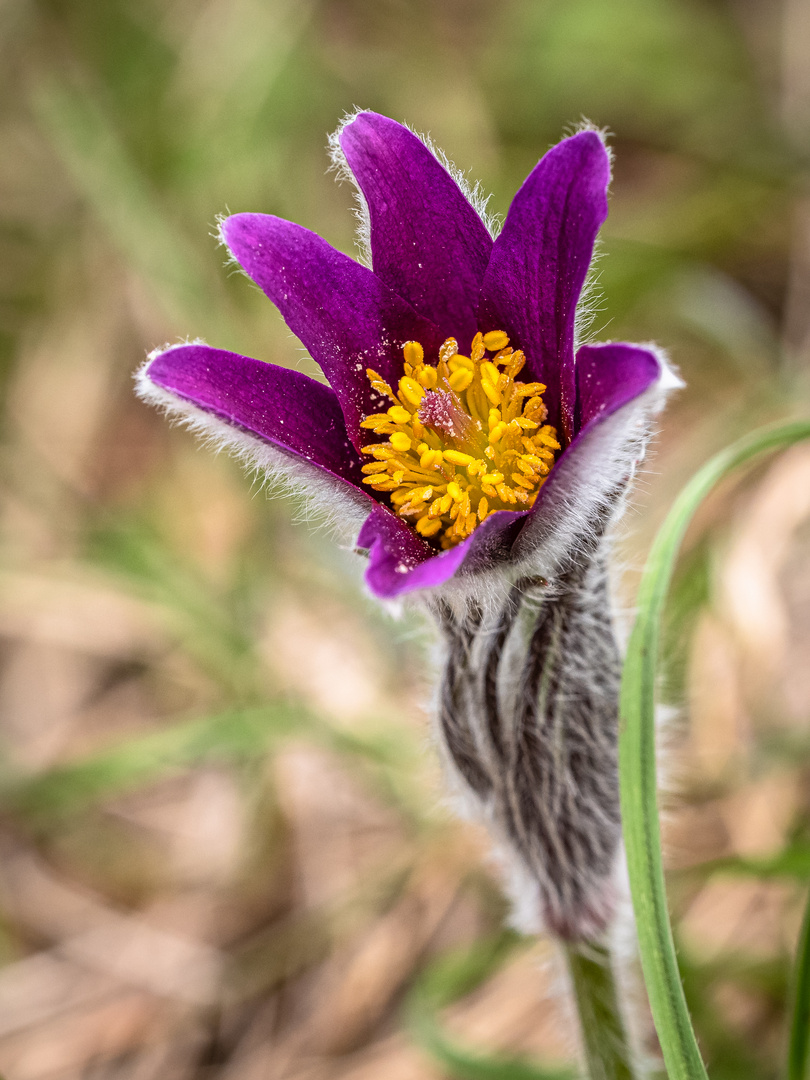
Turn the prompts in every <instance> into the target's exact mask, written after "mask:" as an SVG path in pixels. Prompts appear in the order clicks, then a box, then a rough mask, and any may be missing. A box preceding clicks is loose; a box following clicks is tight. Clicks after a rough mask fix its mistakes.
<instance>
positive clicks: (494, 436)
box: [489, 420, 506, 446]
mask: <svg viewBox="0 0 810 1080" xmlns="http://www.w3.org/2000/svg"><path fill="white" fill-rule="evenodd" d="M505 432H506V424H505V423H504V422H503V420H499V421H498V423H497V424H496V425H495V427H494V428H493V429H492V431H490V433H489V441H490V443H491V444H492V445H493V446H494V445H495V443H496V442H498V441H499V440H500V439H502V438H503V436H504V433H505Z"/></svg>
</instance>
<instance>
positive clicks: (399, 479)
mask: <svg viewBox="0 0 810 1080" xmlns="http://www.w3.org/2000/svg"><path fill="white" fill-rule="evenodd" d="M508 346H509V338H508V337H507V336H506V334H504V333H503V331H501V330H493V331H492V332H491V333H488V334H483V335H482V334H476V336H475V338H474V340H473V343H472V348H471V350H470V355H469V356H462V355H461V354H460V353H459V351H458V343H457V342H456V340H455V339H454V338H448V339H447V341H445V343H444V344H443V345H442V347H441V349H440V350H439V358H438V362H437V363H436V364H435V365H433V364H427V363H425V354H424V350H423V348H422V346H421V345H420V344H419V342H417V341H409V342H408V343H407V344H406V345H405V346H404V348H403V354H404V357H405V374H404V375H403V376H402V378H401V379H400V380H399V384H398V387H397V390H396V392H394V390H393V389H392V388H391V387H390V386H389V385H388V383H386V382H385V381H384V380H383V379H382V378H381V376H380V375H378V374H377V373H376V372H375V371H372V370H371V369H370V368H369V369H368V370H367V372H366V374H367V375H368V377H369V379H370V381H371V385H372V386H373V387H374V389H375V390H377V391H378V393H380V394H383V395H384V396H386V397H388V398H389V399H390V401H391V407H390V408H389V409H388V411H387V412H383V413H375V414H373V415H371V416H367V417H366V418H365V419H364V420H363V421H362V426H363V427H364V428H369V429H370V430H371V431H373V432H374V434H375V435H378V436H388V439H387V441H386V442H375V443H371V444H369V445H368V446H364V447H363V453H364V454H367V455H368V456H369V457H371V458H373V460H372V461H370V462H369V463H368V464H367V465H364V466H363V472H364V473H366V477H365V479H364V481H363V482H364V483H365V484H368V485H369V486H370V487H371V488H373V489H374V491H378V492H385V493H386V494H388V495H389V497H390V499H391V505H392V506H393V508H394V510H395V511H396V512H397V514H399V516H400V517H402V518H405V519H406V520H407V521H409V522H411V523H412V524H413V525H414V526H415V527H416V531H417V532H418V533H420V535H422V536H424V537H425V538H431V537H433V538H435V540H434V542H437V543H439V544H440V545H441V547H443V548H450V547H453V546H454V545H455V544H458V543H460V542H461V541H462V540H465V539H466V538H467V537H468V536H469V535H470V533H471V532H472V531H473V529H475V528H476V527H477V526H478V525H480V524H481V522H482V521H484V520H486V518H487V517H489V515H490V514H492V513H494V512H495V511H496V510H528V509H529V508H530V507H531V506H533V505H534V501H535V499H536V498H537V493H538V491H539V490H540V488H541V486H542V484H543V482H544V481H545V478H546V476H547V475H548V473H549V471H550V470H551V467H552V465H553V464H554V457H555V452H556V451H558V450H559V449H560V444H559V442H558V441H557V432H556V430H555V428H554V427H552V426H551V425H550V424H544V423H543V421H544V420H545V419H546V416H547V410H546V406H545V405H544V403H543V398H542V394H543V392H544V391H545V389H546V388H545V386H544V385H543V384H542V383H538V382H531V383H522V382H518V381H517V375H518V373H519V372H520V371H521V369H522V368H523V365H524V364H525V362H526V358H525V356H524V355H523V353H522V352H520V351H519V350H513V349H510V348H509V347H508ZM487 354H494V355H490V356H488V355H487Z"/></svg>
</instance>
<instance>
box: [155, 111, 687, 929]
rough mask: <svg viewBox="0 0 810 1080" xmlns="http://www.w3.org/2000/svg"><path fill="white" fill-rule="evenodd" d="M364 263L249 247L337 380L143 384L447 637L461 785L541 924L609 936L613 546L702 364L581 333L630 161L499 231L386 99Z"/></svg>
mask: <svg viewBox="0 0 810 1080" xmlns="http://www.w3.org/2000/svg"><path fill="white" fill-rule="evenodd" d="M332 146H333V152H334V156H335V160H336V163H337V164H338V166H339V168H340V169H341V170H342V172H343V173H344V175H347V176H349V177H351V178H353V180H354V181H355V182H356V185H357V188H358V194H359V208H360V213H359V216H360V220H361V239H362V240H363V242H364V245H365V247H366V248H367V251H366V255H367V261H368V262H369V263H370V265H364V264H362V263H360V262H357V261H355V260H353V259H351V258H349V257H348V256H346V255H343V254H341V253H340V252H338V251H336V250H335V249H334V248H332V247H331V246H330V245H329V244H328V243H326V241H324V240H322V239H320V237H318V236H316V235H315V234H314V233H312V232H310V231H309V230H307V229H305V228H303V227H302V226H300V225H295V224H292V223H291V222H288V221H283V220H281V219H280V218H277V217H272V216H268V215H264V214H252V213H247V214H236V215H235V216H233V217H229V218H226V219H225V220H224V221H223V222H222V226H221V234H222V239H223V241H224V242H225V244H226V245H227V247H228V248H229V249H230V251H231V253H232V255H233V257H234V258H235V260H236V261H237V262H238V263H239V265H240V266H241V267H242V269H243V270H244V271H245V272H246V273H247V274H248V276H249V277H251V278H252V279H253V281H254V282H255V283H256V284H257V285H259V286H260V288H261V289H262V290H263V291H264V292H265V293H266V294H267V296H268V297H269V298H270V299H271V300H272V301H273V303H274V304H275V305H276V306H277V307H278V309H279V310H280V312H281V314H282V316H283V317H284V319H285V321H286V323H287V325H288V327H289V328H290V329H291V330H292V332H293V333H294V334H295V335H296V336H297V337H298V338H299V339H300V340H301V342H302V343H303V345H304V346H305V348H306V349H307V351H308V352H309V354H310V355H311V356H312V358H313V359H314V360H315V361H316V362H317V363H318V364H319V365H320V368H321V370H322V371H323V373H324V375H325V376H326V378H327V379H328V381H329V384H330V385H329V386H326V385H324V384H323V383H322V382H318V381H316V380H314V379H311V378H308V377H307V376H305V375H303V374H301V373H300V372H297V371H292V370H289V369H287V368H283V367H277V366H275V365H273V364H269V363H265V362H262V361H259V360H252V359H249V358H247V357H244V356H239V355H236V354H234V353H230V352H224V351H222V350H220V349H216V348H211V347H209V346H208V345H204V344H200V343H195V344H185V345H177V346H173V347H171V348H167V349H165V350H163V351H159V352H157V353H156V354H153V355H152V356H151V357H150V358H149V360H148V362H147V363H146V364H145V366H144V367H143V368H142V370H141V372H140V373H139V376H138V387H139V392H140V393H141V395H142V396H143V397H144V398H145V399H146V400H148V401H150V402H153V403H156V404H159V405H162V406H164V407H166V408H167V409H168V410H169V411H170V412H171V413H172V414H174V415H175V416H178V417H180V418H182V419H183V420H185V421H186V422H187V423H189V424H190V425H191V426H193V427H195V428H196V429H198V430H199V431H201V432H203V433H205V434H206V435H208V436H211V435H214V436H215V437H217V438H219V439H220V440H221V441H222V442H223V443H224V444H226V445H228V446H230V447H231V448H233V449H235V451H236V452H237V453H239V454H241V455H242V456H243V458H245V459H246V460H247V461H248V462H249V463H250V464H251V465H253V466H258V467H259V468H260V469H262V470H263V471H265V472H267V473H270V474H271V475H273V476H279V475H280V476H281V477H282V478H283V479H285V480H287V481H288V482H291V483H292V484H294V485H296V486H298V487H301V488H303V489H304V490H305V491H306V492H307V493H308V494H309V495H310V496H312V497H313V498H315V499H316V500H317V501H319V503H320V504H321V505H322V506H324V507H326V508H327V509H328V510H329V512H330V514H331V516H332V519H333V521H334V522H336V523H337V524H338V525H343V526H344V527H345V528H346V529H347V531H348V532H349V534H350V536H351V539H352V541H353V542H354V543H355V544H356V546H357V548H358V549H360V550H362V551H364V552H367V553H368V568H367V572H366V578H367V581H368V584H369V586H370V588H371V589H372V591H373V592H374V593H376V594H377V595H378V596H381V597H384V598H392V597H396V596H399V595H401V594H406V593H411V594H415V595H416V596H418V597H421V598H422V600H423V601H424V602H425V603H426V605H427V607H428V609H429V610H430V611H431V613H432V614H433V616H434V617H435V618H436V620H437V621H438V624H439V626H440V628H441V630H442V632H443V634H444V638H445V643H446V649H445V664H444V674H443V679H442V683H441V688H440V693H439V721H440V731H441V734H442V736H443V742H444V745H445V747H446V750H447V755H448V759H449V761H450V763H451V765H452V768H453V769H454V771H455V773H456V775H457V777H458V779H459V782H460V784H461V786H462V788H463V789H464V790H465V791H467V792H468V793H469V794H471V796H472V798H473V800H474V801H475V803H476V804H477V805H478V807H479V808H480V809H483V811H484V813H485V814H486V815H487V816H488V818H489V819H490V822H491V824H492V827H493V829H494V831H495V833H496V835H497V836H499V837H500V838H501V840H502V841H503V847H504V850H505V851H506V852H507V853H508V854H509V858H510V861H511V863H512V867H513V871H514V873H513V877H514V881H515V883H516V884H515V889H514V892H515V897H516V902H517V907H518V909H519V910H520V912H522V917H523V921H524V924H532V925H536V924H537V923H538V922H541V921H542V922H544V923H545V924H546V925H547V926H549V927H550V928H551V929H553V930H554V931H556V933H557V934H559V935H560V936H562V937H566V938H579V937H583V936H586V937H587V936H589V935H592V934H594V933H598V932H599V931H600V930H601V929H603V928H604V927H605V926H606V925H607V924H608V922H609V921H610V917H611V914H612V911H613V909H614V893H615V889H614V887H613V877H614V874H615V868H616V862H617V859H616V855H617V851H618V848H619V811H618V785H617V779H616V725H617V695H618V679H619V654H618V650H617V648H616V644H615V641H614V636H613V631H612V626H611V618H610V608H609V603H608V593H607V585H606V573H605V565H606V557H607V550H606V546H605V543H604V538H605V536H606V534H607V533H608V530H609V527H610V526H611V524H612V523H613V522H614V521H615V519H616V517H617V516H618V514H619V512H620V510H621V508H622V505H623V501H624V493H625V491H626V490H627V486H628V482H629V480H630V479H631V477H632V475H633V472H634V470H635V468H636V466H637V464H638V462H639V460H640V459H641V456H642V454H643V451H644V447H645V444H646V440H647V437H648V434H649V421H650V417H651V416H652V414H653V412H654V411H655V410H656V409H657V408H658V407H659V406H660V405H661V403H662V401H663V397H664V395H665V392H666V390H667V389H668V388H670V387H671V386H673V385H676V384H677V379H676V378H675V376H674V375H673V374H672V373H671V371H670V370H669V368H668V367H667V364H666V361H665V360H664V359H663V357H662V356H661V354H660V353H658V352H657V351H656V350H655V349H653V348H650V347H643V346H638V345H628V344H616V343H610V344H599V345H595V344H581V343H579V342H578V337H579V336H581V331H582V318H581V316H582V304H581V296H582V292H583V287H584V285H585V282H586V277H587V274H588V270H589V267H590V265H591V260H592V257H593V250H594V244H595V241H596V237H597V233H598V231H599V228H600V226H601V225H602V222H603V221H604V220H605V217H606V215H607V187H608V183H609V179H610V157H609V154H608V152H607V150H606V148H605V145H604V142H603V140H602V137H601V136H600V134H599V133H598V132H596V131H594V130H582V131H580V132H579V133H577V134H575V135H573V136H571V137H570V138H567V139H564V140H563V141H562V142H561V143H559V144H558V145H557V146H555V147H554V148H553V149H551V150H550V151H549V152H548V153H547V154H546V155H545V156H544V157H543V158H542V159H541V160H540V161H539V163H538V164H537V165H536V166H535V168H534V169H533V170H532V171H531V173H530V174H529V176H528V177H527V179H526V180H525V181H524V183H523V185H522V187H521V188H520V190H519V191H518V193H517V195H516V196H515V198H514V201H513V202H512V205H511V207H510V209H509V212H508V214H507V215H506V219H505V221H504V223H503V228H502V229H501V230H500V232H499V233H498V234H497V236H493V230H492V228H491V223H490V222H489V220H488V218H487V217H486V215H485V213H484V212H483V209H482V207H481V206H480V203H479V200H478V199H477V198H476V196H475V193H474V192H473V193H471V192H470V191H469V190H468V189H467V188H466V186H465V185H464V183H463V182H462V181H460V180H459V179H458V178H457V177H456V176H455V175H454V173H453V172H452V170H451V169H450V168H449V166H448V165H447V163H446V162H445V161H444V160H443V159H442V158H441V156H440V155H438V154H436V153H435V152H434V151H433V150H432V149H431V148H430V147H429V146H428V145H426V144H425V143H424V142H423V141H421V140H420V139H419V138H417V137H416V136H415V135H414V134H413V133H412V132H411V131H409V130H408V129H407V128H405V127H403V126H401V125H400V124H397V123H395V122H394V121H392V120H389V119H387V118H386V117H384V116H380V115H378V114H376V113H372V112H360V113H357V114H356V115H354V116H352V117H350V118H349V119H348V120H347V121H346V122H345V123H344V124H343V126H342V127H341V128H340V129H339V131H338V132H337V133H336V135H335V136H334V139H333V144H332Z"/></svg>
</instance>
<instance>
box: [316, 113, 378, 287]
mask: <svg viewBox="0 0 810 1080" xmlns="http://www.w3.org/2000/svg"><path fill="white" fill-rule="evenodd" d="M364 112H367V110H366V109H358V108H355V109H353V110H352V111H351V112H349V113H346V115H345V116H344V117H343V119H342V120H341V121H340V124H339V125H338V126H337V128H336V129H335V130H334V131H333V132H332V133H331V135H329V139H328V143H327V150H328V152H329V159H330V162H331V164H330V166H329V171H330V172H334V173H335V176H336V177H337V181H338V183H340V184H342V183H344V182H345V183H347V184H349V185H351V187H352V188H353V189H354V208H353V209H354V216H355V218H356V219H357V234H356V236H355V243H356V245H357V250H358V252H359V254H360V262H361V263H363V265H364V266H368V267H369V269H370V268H371V218H370V216H369V211H368V203H367V202H366V197H365V195H364V194H363V192H362V191H361V190H360V185H359V184H358V183H357V181H356V180H355V178H354V173H353V172H352V170H351V169H350V168H349V163H348V161H347V160H346V155H345V154H344V153H343V147H342V146H341V145H340V136H341V135H342V134H343V129H344V128H345V127H348V125H349V124H351V122H352V121H353V120H356V119H357V117H358V116H360V114H361V113H364Z"/></svg>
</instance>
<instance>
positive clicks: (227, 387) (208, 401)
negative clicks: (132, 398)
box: [146, 345, 367, 495]
mask: <svg viewBox="0 0 810 1080" xmlns="http://www.w3.org/2000/svg"><path fill="white" fill-rule="evenodd" d="M146 376H147V378H148V379H149V380H150V381H151V382H153V383H154V384H155V386H158V387H161V388H162V389H163V390H167V391H168V392H169V393H170V394H173V395H174V396H176V397H179V398H182V399H183V400H184V401H188V402H191V404H193V405H196V406H197V408H199V409H202V410H203V411H204V412H206V413H210V414H211V415H213V416H215V417H217V418H218V419H220V420H224V421H225V423H227V424H231V425H233V426H234V427H236V428H238V429H240V430H241V431H245V432H248V433H249V434H251V435H255V436H258V438H260V439H262V440H264V441H265V442H268V443H272V444H273V445H274V446H276V447H278V448H279V449H280V450H283V451H285V452H287V453H289V454H292V455H293V456H295V457H297V458H303V459H304V460H306V461H308V462H311V463H312V464H313V465H316V466H317V467H318V468H320V469H323V470H324V471H325V472H328V473H331V474H332V476H335V477H337V478H338V479H340V480H343V481H346V482H348V483H349V484H352V485H353V486H354V487H358V488H360V484H361V482H362V479H363V477H362V473H361V471H360V468H361V464H362V462H361V460H360V456H359V454H358V453H357V452H356V450H355V449H354V447H353V446H352V445H351V443H350V442H349V440H348V439H347V437H346V428H345V426H344V423H343V414H342V412H341V410H340V406H339V404H338V400H337V398H336V397H335V395H334V393H333V392H332V391H331V390H330V389H329V387H328V386H324V385H323V384H322V383H319V382H316V381H315V380H314V379H310V378H308V376H306V375H302V374H301V373H300V372H298V371H290V370H288V369H287V368H282V367H276V366H275V365H274V364H265V363H262V362H261V361H260V360H251V359H250V358H249V357H247V356H238V355H237V354H236V353H231V352H224V351H223V350H222V349H212V348H210V347H209V346H207V345H178V346H176V347H175V348H173V349H167V350H166V352H163V353H160V354H159V355H158V356H156V357H155V359H154V360H152V362H151V363H150V364H149V366H148V367H147V369H146ZM360 490H363V489H362V488H360ZM363 494H364V495H365V494H367V493H366V492H365V491H364V490H363Z"/></svg>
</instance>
